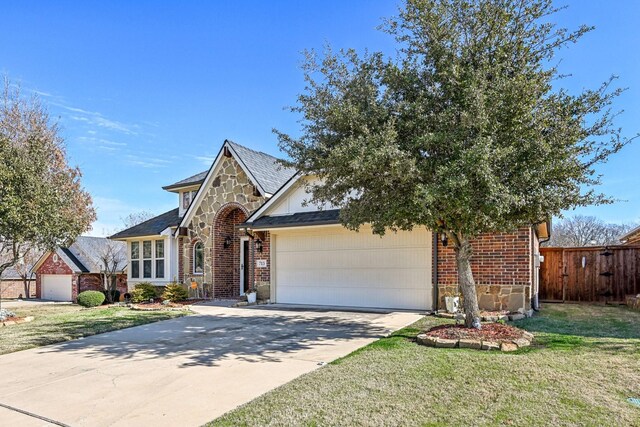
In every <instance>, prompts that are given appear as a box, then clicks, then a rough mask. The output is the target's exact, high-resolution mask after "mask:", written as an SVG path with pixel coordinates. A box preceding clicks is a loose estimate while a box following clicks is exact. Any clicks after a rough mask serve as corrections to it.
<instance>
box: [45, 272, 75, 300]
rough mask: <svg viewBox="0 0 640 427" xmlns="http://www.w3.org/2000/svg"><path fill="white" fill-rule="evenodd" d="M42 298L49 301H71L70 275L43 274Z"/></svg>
mask: <svg viewBox="0 0 640 427" xmlns="http://www.w3.org/2000/svg"><path fill="white" fill-rule="evenodd" d="M41 280H42V283H41V284H42V298H44V299H48V300H51V301H71V275H70V274H43V275H42V279H41Z"/></svg>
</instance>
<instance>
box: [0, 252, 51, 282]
mask: <svg viewBox="0 0 640 427" xmlns="http://www.w3.org/2000/svg"><path fill="white" fill-rule="evenodd" d="M44 252H45V251H43V250H41V249H40V250H38V249H36V252H34V256H33V257H30V258H31V259H35V260H36V262H33V263H31V265H27V267H28V268H29V271H32V272H33V273H34V274H35V271H33V267H34V266H35V265H36V264H37V260H38V259H39V258H40V257H41V256H42V254H43V253H44ZM21 279H22V277H20V273H18V270H16V266H12V267H8V268H6V269H5V270H4V271H3V272H2V280H21ZM32 279H35V275H34V276H33V277H32Z"/></svg>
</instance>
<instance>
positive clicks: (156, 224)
mask: <svg viewBox="0 0 640 427" xmlns="http://www.w3.org/2000/svg"><path fill="white" fill-rule="evenodd" d="M179 224H180V216H179V215H178V208H175V209H171V210H170V211H169V212H165V213H163V214H162V215H158V216H156V217H154V218H151V219H148V220H146V221H145V222H141V223H140V224H138V225H134V226H133V227H131V228H127V229H126V230H122V231H120V232H118V233H116V234H114V235H113V236H111V237H110V238H111V239H124V238H127V237H137V236H155V235H156V234H160V233H161V232H162V231H163V230H165V229H166V228H167V227H175V226H177V225H179Z"/></svg>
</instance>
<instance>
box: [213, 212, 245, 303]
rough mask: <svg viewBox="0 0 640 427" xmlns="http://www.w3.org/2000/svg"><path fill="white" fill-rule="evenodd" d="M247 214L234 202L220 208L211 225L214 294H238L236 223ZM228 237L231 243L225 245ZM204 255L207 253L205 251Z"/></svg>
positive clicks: (240, 221) (238, 242) (238, 251)
mask: <svg viewBox="0 0 640 427" xmlns="http://www.w3.org/2000/svg"><path fill="white" fill-rule="evenodd" d="M245 219H247V214H246V213H245V212H244V211H243V210H242V209H240V208H239V207H238V206H236V205H235V204H230V205H229V206H228V207H226V208H223V209H221V210H220V212H219V214H218V215H217V216H216V220H215V224H214V227H213V233H214V239H213V241H214V245H213V262H212V265H213V285H214V295H215V296H216V297H220V298H229V297H235V296H238V295H240V243H241V242H240V236H241V235H243V234H244V233H241V232H240V231H239V230H237V229H236V225H238V224H240V223H242V222H244V220H245ZM227 237H229V238H230V239H231V244H230V246H228V247H226V248H225V247H224V246H225V243H224V242H225V239H226V238H227ZM205 256H207V254H206V253H205Z"/></svg>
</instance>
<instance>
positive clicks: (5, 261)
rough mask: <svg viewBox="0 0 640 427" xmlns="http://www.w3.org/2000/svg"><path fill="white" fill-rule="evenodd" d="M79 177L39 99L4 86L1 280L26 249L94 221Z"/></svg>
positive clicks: (0, 111)
mask: <svg viewBox="0 0 640 427" xmlns="http://www.w3.org/2000/svg"><path fill="white" fill-rule="evenodd" d="M80 177H81V173H80V170H79V169H77V168H73V167H70V166H69V165H68V164H67V157H66V152H65V149H64V145H63V141H62V138H61V137H60V133H59V130H58V127H57V126H56V125H55V124H52V123H51V122H50V121H49V116H48V114H47V112H46V111H45V109H44V108H43V107H42V106H41V105H40V104H39V103H38V101H37V99H32V100H25V99H23V98H22V97H21V96H20V93H19V92H18V90H16V89H12V87H11V86H10V85H9V83H8V82H5V86H4V90H3V92H2V95H1V99H0V201H1V202H0V276H2V273H3V271H4V270H6V269H7V268H9V267H11V266H14V265H15V264H16V263H17V262H18V261H19V260H20V258H21V257H22V256H23V254H24V250H25V248H26V247H28V246H31V245H33V246H37V247H42V248H54V247H55V246H56V245H60V244H65V243H68V242H70V241H73V240H74V239H75V238H76V237H77V236H78V235H79V234H81V233H82V232H84V231H86V230H88V229H89V228H90V226H91V223H92V222H93V221H94V220H95V217H96V216H95V211H94V209H93V207H92V203H91V197H90V196H89V194H88V193H87V192H86V191H85V190H84V189H83V188H82V186H81V184H80Z"/></svg>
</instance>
